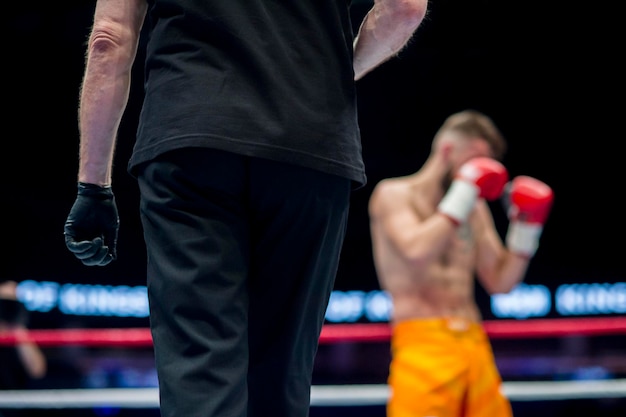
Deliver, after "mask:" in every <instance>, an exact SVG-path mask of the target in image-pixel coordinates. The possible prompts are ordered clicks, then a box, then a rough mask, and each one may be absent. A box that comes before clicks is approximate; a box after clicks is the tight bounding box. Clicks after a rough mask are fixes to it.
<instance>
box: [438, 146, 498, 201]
mask: <svg viewBox="0 0 626 417" xmlns="http://www.w3.org/2000/svg"><path fill="white" fill-rule="evenodd" d="M485 156H486V157H490V158H492V157H493V152H492V151H491V148H490V147H489V144H488V143H487V142H486V141H485V140H483V139H481V138H465V139H464V140H461V141H459V142H458V143H457V145H456V146H455V147H454V149H453V150H452V152H451V154H450V159H449V161H450V165H449V169H448V174H447V175H446V176H445V178H444V183H443V186H444V189H448V187H449V186H450V184H452V180H453V179H454V176H455V175H456V173H457V172H458V170H459V169H460V168H461V166H462V165H463V164H464V163H466V162H467V161H469V160H470V159H472V158H478V157H485Z"/></svg>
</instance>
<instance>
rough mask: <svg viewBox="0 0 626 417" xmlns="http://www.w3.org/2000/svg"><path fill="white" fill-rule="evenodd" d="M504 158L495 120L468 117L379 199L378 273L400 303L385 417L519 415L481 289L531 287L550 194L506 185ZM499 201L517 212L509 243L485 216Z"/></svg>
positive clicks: (373, 209) (375, 215)
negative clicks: (499, 364) (489, 331)
mask: <svg viewBox="0 0 626 417" xmlns="http://www.w3.org/2000/svg"><path fill="white" fill-rule="evenodd" d="M505 149H506V143H505V140H504V138H503V136H502V134H501V132H500V131H499V129H498V128H497V127H496V126H495V124H494V123H493V121H492V120H491V119H490V118H489V117H487V116H486V115H484V114H481V113H479V112H476V111H473V110H468V111H463V112H460V113H457V114H454V115H452V116H450V117H449V118H448V119H447V120H446V121H445V122H444V124H443V125H442V126H441V128H440V129H439V131H438V132H437V134H436V135H435V138H434V140H433V143H432V151H431V154H430V155H429V157H428V159H427V161H426V162H425V163H424V165H423V166H422V167H421V168H420V169H419V170H418V171H417V172H415V173H413V174H411V175H408V176H405V177H399V178H389V179H385V180H382V181H381V182H379V183H378V184H377V185H376V187H375V188H374V191H373V193H372V195H371V199H370V202H369V214H370V228H371V233H372V245H373V254H374V262H375V265H376V271H377V274H378V278H379V281H380V285H381V288H382V289H383V290H385V291H387V292H388V294H389V295H390V296H391V298H392V301H393V314H392V317H391V325H392V328H393V332H392V339H391V348H392V361H391V365H390V372H389V387H390V389H391V397H390V400H389V403H388V405H387V416H388V417H409V416H410V417H427V416H428V417H461V416H463V417H469V416H471V417H507V416H511V415H512V410H511V405H510V402H509V400H508V399H507V398H506V397H505V396H504V395H503V394H502V391H501V384H502V380H501V376H500V374H499V372H498V370H497V368H496V364H495V361H494V357H493V352H492V348H491V345H490V342H489V340H488V338H487V335H486V333H485V331H484V329H483V327H482V326H481V315H480V311H479V308H478V306H477V304H476V301H475V299H474V285H475V284H474V279H475V278H476V279H478V280H479V282H480V284H481V285H482V286H483V288H484V289H485V290H486V291H487V292H488V293H489V294H496V293H506V292H509V291H511V290H512V289H513V288H514V287H515V286H516V285H517V284H519V283H520V282H521V281H522V280H523V279H524V276H525V274H526V271H527V268H528V265H529V262H530V260H531V258H532V256H533V255H534V254H535V251H536V250H537V247H538V243H539V238H540V235H541V233H542V230H543V225H544V223H545V221H546V218H547V216H548V213H549V211H550V209H551V206H552V200H553V192H552V190H551V188H550V187H549V186H547V185H546V184H544V183H543V182H541V181H539V180H536V179H534V178H531V177H528V176H520V177H516V178H514V179H513V180H511V181H509V177H508V173H507V171H506V169H505V167H504V166H503V165H502V164H501V163H500V162H499V160H501V158H502V156H503V154H504V152H505ZM505 188H506V193H505V194H506V196H504V195H502V194H503V192H504V189H505ZM497 198H506V199H507V201H508V203H507V204H508V207H509V209H508V210H507V214H508V216H509V220H510V223H509V228H508V231H507V234H506V238H505V239H504V241H503V240H502V239H501V238H500V236H499V234H498V232H497V230H496V227H495V225H494V220H493V217H492V215H491V212H490V210H489V206H488V204H487V201H491V200H495V199H497Z"/></svg>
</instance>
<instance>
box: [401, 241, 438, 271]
mask: <svg viewBox="0 0 626 417" xmlns="http://www.w3.org/2000/svg"><path fill="white" fill-rule="evenodd" d="M403 256H404V259H405V260H406V262H407V263H408V264H409V265H411V268H412V269H414V270H418V269H419V270H421V269H424V268H426V267H428V266H429V265H431V264H432V262H433V254H432V252H431V251H429V250H428V249H427V248H423V247H418V246H416V247H413V248H410V249H409V250H406V251H405V252H404V255H403Z"/></svg>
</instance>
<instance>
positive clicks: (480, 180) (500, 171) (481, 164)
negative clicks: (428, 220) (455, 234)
mask: <svg viewBox="0 0 626 417" xmlns="http://www.w3.org/2000/svg"><path fill="white" fill-rule="evenodd" d="M508 179H509V174H508V172H507V170H506V168H505V167H504V165H502V164H501V163H500V162H498V161H496V160H495V159H492V158H487V157H477V158H472V159H470V160H469V161H467V162H466V163H464V164H463V165H462V166H461V168H460V169H459V172H458V173H457V174H456V175H455V177H454V180H453V181H452V184H451V185H450V188H449V189H448V191H447V192H446V195H445V196H444V197H443V199H442V200H441V202H440V203H439V205H438V207H437V209H438V211H439V212H440V213H443V214H445V215H446V216H448V218H450V219H451V220H452V221H453V222H455V223H456V224H460V223H463V222H465V220H467V217H468V216H469V214H470V213H471V211H472V209H473V208H474V205H475V204H476V200H477V199H478V198H484V199H486V200H495V199H497V198H498V197H500V195H501V194H502V191H503V189H504V186H505V184H506V182H507V181H508Z"/></svg>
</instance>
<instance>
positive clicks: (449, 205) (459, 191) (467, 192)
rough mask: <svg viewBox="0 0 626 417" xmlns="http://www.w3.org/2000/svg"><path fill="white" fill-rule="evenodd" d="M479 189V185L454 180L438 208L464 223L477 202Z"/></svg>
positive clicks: (458, 221) (459, 222) (456, 220)
mask: <svg viewBox="0 0 626 417" xmlns="http://www.w3.org/2000/svg"><path fill="white" fill-rule="evenodd" d="M478 191H479V190H478V187H477V186H476V185H474V184H472V183H469V182H467V181H459V180H456V181H453V182H452V185H450V188H449V189H448V192H447V193H446V195H444V196H443V199H442V200H441V202H440V203H439V205H438V206H437V210H438V211H439V212H440V213H443V214H445V215H446V216H448V217H450V218H451V219H452V220H454V221H455V222H457V223H458V224H461V223H464V222H465V221H466V220H467V218H468V216H469V214H470V213H471V212H472V209H473V208H474V205H475V204H476V200H477V199H478Z"/></svg>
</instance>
